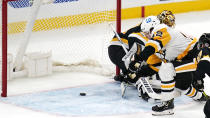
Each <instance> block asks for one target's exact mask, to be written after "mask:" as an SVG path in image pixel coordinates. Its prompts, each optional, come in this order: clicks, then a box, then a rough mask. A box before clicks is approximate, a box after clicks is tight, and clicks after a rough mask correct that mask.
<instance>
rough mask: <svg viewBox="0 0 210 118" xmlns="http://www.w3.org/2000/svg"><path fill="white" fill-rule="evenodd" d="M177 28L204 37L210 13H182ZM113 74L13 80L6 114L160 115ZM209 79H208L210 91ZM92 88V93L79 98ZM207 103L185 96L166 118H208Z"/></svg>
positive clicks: (0, 105) (1, 110)
mask: <svg viewBox="0 0 210 118" xmlns="http://www.w3.org/2000/svg"><path fill="white" fill-rule="evenodd" d="M175 16H176V28H177V29H179V30H180V31H183V32H185V33H187V34H190V35H192V36H195V37H197V38H198V37H199V36H200V35H201V34H202V33H204V32H210V11H201V12H190V13H184V14H176V15H175ZM137 23H139V19H132V20H125V21H123V22H122V30H126V29H128V28H130V27H133V26H135V25H136V24H137ZM111 78H112V77H111V76H109V77H107V76H101V75H97V74H91V73H81V72H69V73H54V74H52V75H50V76H46V77H40V78H31V79H28V78H27V79H26V78H18V79H15V80H11V81H9V82H8V96H9V97H7V98H0V117H1V118H70V117H77V118H155V117H154V116H152V115H151V107H152V106H153V105H154V104H150V103H146V102H144V101H143V100H141V99H140V98H138V95H137V92H136V90H135V89H134V88H129V89H128V91H127V92H126V96H125V98H121V95H120V84H119V83H116V82H114V81H113V79H111ZM208 83H210V79H209V78H205V86H206V92H207V93H209V94H210V87H208V89H207V86H208ZM209 86H210V84H209ZM80 92H86V93H87V95H86V96H79V93H80ZM203 105H204V103H200V102H195V101H193V100H191V99H189V98H187V97H185V96H182V97H179V98H177V99H176V100H175V114H174V115H172V116H161V118H204V117H205V116H204V114H203V111H202V110H203Z"/></svg>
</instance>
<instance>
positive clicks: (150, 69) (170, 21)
mask: <svg viewBox="0 0 210 118" xmlns="http://www.w3.org/2000/svg"><path fill="white" fill-rule="evenodd" d="M157 17H158V19H159V20H160V22H161V23H164V24H166V25H167V26H169V27H175V16H174V14H173V13H172V12H171V11H168V10H164V11H162V12H161V13H160V14H158V15H157ZM119 36H120V38H121V40H122V43H123V45H124V47H126V48H127V49H128V51H129V53H128V54H126V52H125V50H123V48H122V44H121V42H120V41H119V39H117V37H116V36H115V37H114V38H113V39H112V41H111V44H110V46H109V47H108V53H109V57H110V60H111V61H112V62H113V63H114V64H115V65H117V66H118V67H119V68H120V69H121V70H122V73H123V74H120V75H117V76H115V77H114V79H115V80H116V81H122V79H123V78H124V75H126V74H127V73H128V70H127V69H128V64H129V63H130V60H127V61H125V59H124V58H125V57H127V58H128V55H129V58H130V56H131V55H133V54H134V53H135V52H134V50H137V48H136V46H134V45H133V44H135V45H136V44H138V45H137V46H138V48H139V49H140V48H141V49H140V50H142V49H143V48H144V45H145V43H146V42H147V41H148V38H147V37H146V36H145V34H144V33H143V32H142V31H141V23H140V25H137V26H136V27H133V28H131V29H129V30H128V31H126V32H125V33H120V34H119ZM132 46H133V49H132V50H130V49H131V47H132ZM130 53H132V54H130ZM160 62H161V61H160V59H159V58H158V57H157V56H155V55H152V56H151V57H150V59H149V60H148V61H147V63H148V64H149V65H147V66H143V67H142V68H143V69H141V70H142V71H140V72H139V74H141V76H151V75H153V74H155V73H156V72H157V70H158V69H157V68H156V66H159V65H160ZM153 65H154V66H153ZM131 81H132V82H135V81H137V80H131Z"/></svg>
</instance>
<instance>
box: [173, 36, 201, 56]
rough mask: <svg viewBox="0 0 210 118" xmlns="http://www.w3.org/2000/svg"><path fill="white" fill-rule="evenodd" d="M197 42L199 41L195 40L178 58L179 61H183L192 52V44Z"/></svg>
mask: <svg viewBox="0 0 210 118" xmlns="http://www.w3.org/2000/svg"><path fill="white" fill-rule="evenodd" d="M196 42H197V39H196V38H194V39H193V41H192V42H191V43H190V44H189V45H188V46H187V48H186V50H185V51H184V52H183V53H182V54H180V55H178V56H177V59H178V60H180V59H182V58H183V57H184V56H186V55H187V54H188V52H189V51H190V47H191V46H192V44H195V43H196Z"/></svg>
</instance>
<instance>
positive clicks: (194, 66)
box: [175, 63, 197, 72]
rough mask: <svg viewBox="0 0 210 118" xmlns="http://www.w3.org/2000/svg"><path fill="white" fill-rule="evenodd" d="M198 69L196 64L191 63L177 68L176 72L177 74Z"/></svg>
mask: <svg viewBox="0 0 210 118" xmlns="http://www.w3.org/2000/svg"><path fill="white" fill-rule="evenodd" d="M196 68H197V65H196V64H195V63H191V64H188V65H183V66H181V67H177V68H175V70H176V72H179V71H187V70H192V69H196Z"/></svg>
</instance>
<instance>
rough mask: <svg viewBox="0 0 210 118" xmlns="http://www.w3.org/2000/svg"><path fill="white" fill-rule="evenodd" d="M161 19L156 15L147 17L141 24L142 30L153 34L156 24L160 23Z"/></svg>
mask: <svg viewBox="0 0 210 118" xmlns="http://www.w3.org/2000/svg"><path fill="white" fill-rule="evenodd" d="M159 24H160V21H159V20H158V18H157V17H156V16H148V17H146V18H145V19H144V20H143V22H142V24H141V31H142V32H144V33H146V34H151V32H152V30H153V29H154V27H155V26H157V25H159Z"/></svg>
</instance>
